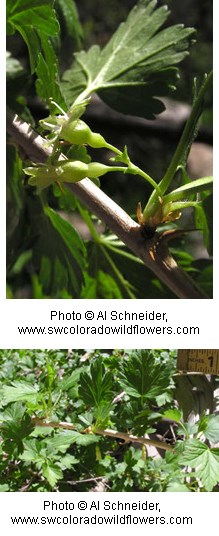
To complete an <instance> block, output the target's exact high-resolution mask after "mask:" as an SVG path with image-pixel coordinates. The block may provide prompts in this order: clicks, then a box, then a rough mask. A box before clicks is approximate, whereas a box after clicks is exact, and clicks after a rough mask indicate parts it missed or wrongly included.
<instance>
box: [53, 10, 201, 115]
mask: <svg viewBox="0 0 219 536" xmlns="http://www.w3.org/2000/svg"><path fill="white" fill-rule="evenodd" d="M168 15H169V12H168V10H167V7H166V6H163V7H160V8H159V9H156V0H152V1H151V0H140V2H139V3H138V4H137V5H136V6H135V7H134V8H133V9H132V11H131V12H130V13H129V15H128V17H127V20H126V21H125V22H124V23H123V24H121V25H120V26H119V28H118V30H117V31H116V32H115V33H114V35H113V36H112V38H111V39H110V41H109V42H108V43H107V45H106V46H105V47H104V49H103V50H102V51H101V50H100V48H99V46H97V45H93V46H92V47H91V48H90V49H89V50H88V52H84V51H82V52H79V53H76V54H75V62H74V63H73V65H72V67H71V68H70V69H69V70H68V71H66V72H65V74H64V76H63V84H62V87H63V91H64V94H65V96H66V99H67V102H68V104H69V105H71V104H72V103H73V101H74V100H75V98H76V97H78V95H79V94H80V93H81V92H82V91H86V94H89V93H92V92H94V91H95V92H97V93H98V94H99V96H100V97H101V98H102V99H103V100H104V101H105V102H106V103H107V104H109V105H110V106H112V108H115V109H116V110H118V111H120V112H123V113H128V114H134V115H140V116H143V117H147V118H150V119H152V118H154V115H155V114H158V113H160V112H161V111H163V109H164V105H163V103H162V102H161V101H160V100H159V99H158V98H156V97H158V96H163V95H166V94H167V93H168V92H169V91H170V90H172V89H173V86H174V84H175V82H176V79H177V74H178V71H177V68H176V67H175V65H176V64H177V63H179V62H180V61H182V60H183V58H184V57H185V56H186V55H187V49H188V46H189V41H190V40H191V36H192V35H193V33H194V30H193V29H191V28H188V29H184V27H183V25H179V24H178V25H175V26H172V27H169V28H166V29H163V30H160V28H161V26H162V25H163V24H164V22H165V21H166V19H167V17H168Z"/></svg>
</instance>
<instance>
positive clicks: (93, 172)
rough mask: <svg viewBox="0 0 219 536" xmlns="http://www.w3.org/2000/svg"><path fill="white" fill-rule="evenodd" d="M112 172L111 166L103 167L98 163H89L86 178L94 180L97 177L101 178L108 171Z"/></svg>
mask: <svg viewBox="0 0 219 536" xmlns="http://www.w3.org/2000/svg"><path fill="white" fill-rule="evenodd" d="M112 170H113V168H112V167H111V166H105V165H104V164H100V163H99V162H91V163H90V164H88V172H87V176H88V177H89V178H90V179H96V178H97V177H101V175H105V173H108V171H112Z"/></svg>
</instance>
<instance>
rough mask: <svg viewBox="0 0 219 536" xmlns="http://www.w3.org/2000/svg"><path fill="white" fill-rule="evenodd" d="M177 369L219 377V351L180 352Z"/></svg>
mask: <svg viewBox="0 0 219 536" xmlns="http://www.w3.org/2000/svg"><path fill="white" fill-rule="evenodd" d="M177 368H178V370H182V371H185V372H187V371H188V372H200V373H202V374H215V375H219V350H178V355H177Z"/></svg>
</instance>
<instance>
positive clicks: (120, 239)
mask: <svg viewBox="0 0 219 536" xmlns="http://www.w3.org/2000/svg"><path fill="white" fill-rule="evenodd" d="M6 6H7V9H6V15H7V24H6V29H7V73H6V74H7V76H6V78H7V189H6V194H7V202H6V211H7V240H6V247H7V268H6V273H7V282H6V298H7V299H178V298H179V299H212V298H213V245H212V244H213V238H212V235H213V177H212V173H213V171H212V170H213V134H212V132H213V126H212V123H213V104H212V101H213V97H212V93H213V73H212V63H213V60H212V56H213V52H212V50H213V45H212V26H213V13H212V12H213V2H212V0H202V2H200V1H199V0H181V2H179V1H177V0H139V1H138V2H137V0H121V1H120V0H108V2H103V1H102V0H16V2H15V1H14V0H7V1H6Z"/></svg>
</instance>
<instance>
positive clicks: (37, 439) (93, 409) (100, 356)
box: [0, 349, 219, 492]
mask: <svg viewBox="0 0 219 536" xmlns="http://www.w3.org/2000/svg"><path fill="white" fill-rule="evenodd" d="M218 367H219V350H176V349H171V350H159V349H158V350H157V349H155V350H148V349H146V350H143V349H142V350H121V349H120V350H118V349H113V350H91V349H84V350H62V349H61V350H54V349H53V350H49V349H47V350H37V349H36V350H33V349H31V350H28V349H27V350H24V349H22V350H12V349H11V350H8V349H7V350H0V475H1V476H0V491H1V492H13V491H14V492H17V491H19V492H38V491H39V492H48V491H49V492H50V491H53V492H85V491H86V492H87V491H90V492H144V491H146V492H184V491H185V492H188V491H189V492H212V491H219V376H218V373H219V371H218Z"/></svg>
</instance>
